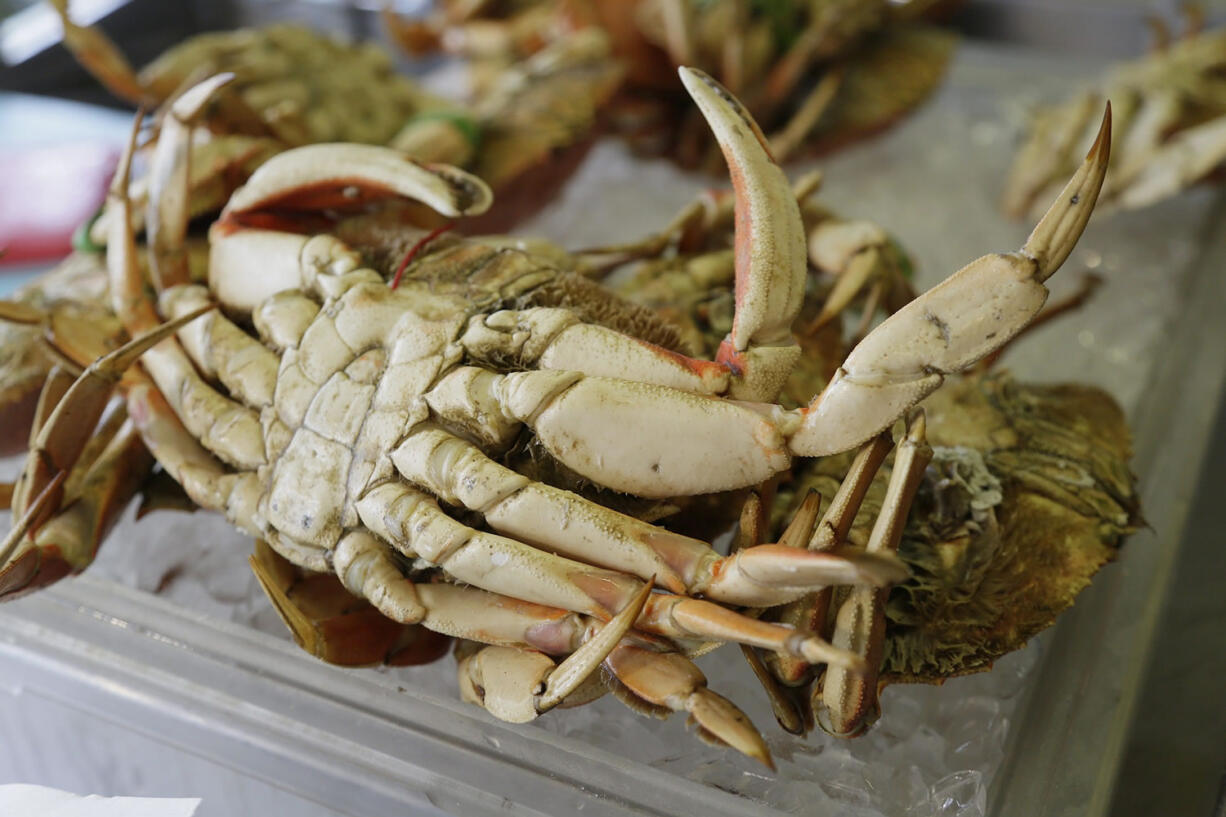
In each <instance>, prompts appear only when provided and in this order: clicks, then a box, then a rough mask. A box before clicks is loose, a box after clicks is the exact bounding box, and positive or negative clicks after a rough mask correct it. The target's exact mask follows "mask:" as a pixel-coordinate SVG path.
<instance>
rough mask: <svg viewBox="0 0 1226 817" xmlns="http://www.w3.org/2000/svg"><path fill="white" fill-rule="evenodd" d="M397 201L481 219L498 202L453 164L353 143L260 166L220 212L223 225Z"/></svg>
mask: <svg viewBox="0 0 1226 817" xmlns="http://www.w3.org/2000/svg"><path fill="white" fill-rule="evenodd" d="M392 196H399V197H403V198H408V199H414V200H416V201H420V202H422V203H423V204H426V205H428V206H430V207H431V208H433V209H434V210H435V211H437V212H438V213H441V214H442V215H445V216H451V217H458V216H469V215H479V214H481V213H484V212H485V211H486V210H488V209H489V206H490V204H492V203H493V201H494V195H493V193H491V192H490V189H489V186H488V185H486V183H485V182H483V181H481V180H480V179H478V178H477V177H476V176H473V175H472V174H470V173H465V172H464V171H462V170H460V169H458V168H455V167H452V166H450V165H434V164H425V163H422V162H417V161H414V160H412V159H410V158H408V157H406V156H405V155H404V154H402V153H400V152H399V151H395V150H391V149H390V148H385V147H379V146H377V145H359V144H349V143H336V144H317V145H306V146H303V147H300V148H295V149H293V150H287V151H285V152H284V153H280V154H278V155H277V156H274V157H273V158H272V159H269V160H268V161H267V162H265V163H264V164H262V165H261V166H260V168H259V170H257V171H256V172H255V173H253V174H252V175H251V178H250V179H248V180H247V183H246V184H244V185H243V186H242V187H240V188H239V189H238V190H237V191H236V192H235V193H234V195H233V196H231V197H230V201H229V203H228V204H227V205H226V207H225V209H224V210H223V211H222V217H221V223H223V224H224V223H225V222H227V221H229V220H233V219H236V218H239V217H240V216H241V215H242V214H244V213H251V212H255V211H258V210H266V209H269V208H272V207H276V208H279V209H291V210H321V209H335V208H341V209H349V208H356V207H360V206H362V205H364V204H366V203H368V202H370V201H372V200H378V199H385V198H388V197H392Z"/></svg>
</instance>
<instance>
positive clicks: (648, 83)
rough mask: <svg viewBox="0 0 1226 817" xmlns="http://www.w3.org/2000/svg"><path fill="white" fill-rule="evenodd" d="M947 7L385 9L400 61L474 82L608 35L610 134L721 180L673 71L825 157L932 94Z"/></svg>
mask: <svg viewBox="0 0 1226 817" xmlns="http://www.w3.org/2000/svg"><path fill="white" fill-rule="evenodd" d="M946 5H948V0H908V1H907V2H887V0H808V1H807V2H769V3H768V2H758V1H757V0H601V2H594V3H572V2H556V1H555V0H546V2H541V1H540V0H533V1H532V2H510V3H508V2H478V3H472V2H467V1H466V0H465V1H460V2H456V0H441V2H438V3H436V4H435V8H434V10H433V12H432V14H431V15H430V16H429V17H427V18H425V19H424V20H420V19H417V20H402V19H399V18H398V17H396V16H395V15H393V14H390V13H386V14H385V19H386V21H387V26H388V29H389V31H390V32H391V34H392V35H393V37H394V39H396V40H397V41H398V42H400V43H401V44H402V46H403V47H404V48H405V50H406V51H408V52H409V53H412V54H421V53H425V52H429V51H431V50H435V49H444V50H447V51H449V52H451V53H453V54H457V55H460V56H462V57H463V58H464V59H465V60H466V61H467V62H468V63H469V64H470V66H471V71H472V73H473V81H474V83H475V84H478V85H480V84H483V83H486V82H489V81H491V79H492V78H496V77H498V76H499V74H500V73H501V71H502V70H504V69H505V67H506V66H507V65H509V64H511V63H513V62H514V61H516V60H519V59H522V58H523V57H524V56H525V55H526V54H531V53H533V52H534V51H536V50H537V49H539V48H541V47H542V46H543V45H544V44H546V43H549V42H551V41H553V40H554V39H556V38H559V37H566V36H569V35H570V34H571V32H573V31H574V30H576V29H578V28H584V27H586V28H588V29H589V30H590V29H591V28H598V29H600V30H602V31H605V32H607V33H608V35H609V37H610V38H611V39H612V42H613V50H614V52H615V54H616V55H617V57H618V58H619V60H620V61H621V62H622V64H623V65H624V66H625V82H624V83H623V87H622V89H621V93H620V94H619V96H618V98H617V100H616V104H615V105H614V106H613V108H614V109H613V114H612V119H613V124H614V126H615V128H616V129H617V130H618V131H620V132H621V133H622V134H623V135H624V136H626V137H627V138H628V139H629V140H630V142H631V144H632V146H633V147H634V148H635V149H636V150H637V151H639V152H642V153H647V154H651V155H662V156H667V157H669V158H670V159H673V160H675V161H677V162H679V163H680V164H681V165H682V166H685V167H699V166H701V167H704V168H705V169H707V170H710V171H712V172H718V169H719V161H718V151H716V150H715V145H714V144H713V143H712V141H711V139H710V138H709V137H708V135H707V129H706V128H705V126H704V125H703V123H702V120H701V118H700V117H698V116H697V115H696V114H695V112H694V111H693V109H692V107H690V106H689V105H688V103H687V102H686V100H685V96H684V94H683V93H681V90H682V89H681V87H680V85H679V83H678V82H677V80H676V69H677V68H678V67H679V66H683V65H688V66H694V67H698V68H700V69H702V70H705V71H707V72H709V73H711V74H712V75H714V76H715V77H717V78H718V79H719V80H720V81H721V82H722V83H723V84H724V85H725V86H726V87H728V89H729V90H731V91H732V92H733V93H735V94H736V95H737V96H739V97H740V98H741V99H743V100H744V102H745V104H746V106H747V107H748V109H749V111H750V112H751V113H752V114H753V115H754V117H755V118H756V119H757V120H758V121H759V122H760V123H761V124H762V126H763V127H764V128H765V130H766V132H767V133H768V134H769V135H770V145H771V150H772V153H773V154H774V156H775V157H776V159H778V160H779V161H784V160H786V159H788V158H790V157H792V156H793V155H802V154H812V153H814V152H819V151H825V150H830V149H833V148H836V147H838V146H840V145H842V144H844V143H846V142H848V141H852V140H854V139H857V138H860V137H863V136H866V135H868V134H870V133H874V132H876V131H878V130H881V129H882V128H885V127H887V126H889V125H890V124H892V123H893V122H895V121H896V120H898V119H900V118H901V117H903V116H904V115H905V114H907V113H908V112H909V111H911V110H913V109H914V108H916V107H917V106H919V105H920V104H921V103H922V102H923V101H924V100H925V99H927V97H928V96H929V95H930V94H931V93H932V91H933V90H934V89H935V88H936V87H937V85H939V84H940V81H941V78H942V76H943V75H944V71H945V66H946V64H947V63H948V60H949V56H950V53H951V52H952V50H953V43H954V38H953V37H952V35H950V34H949V33H947V32H944V31H941V30H939V29H936V28H935V27H932V26H928V25H924V24H922V23H921V22H918V20H919V18H922V17H923V16H925V15H931V14H933V13H934V12H936V11H938V10H939V8H940V7H942V6H946Z"/></svg>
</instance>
